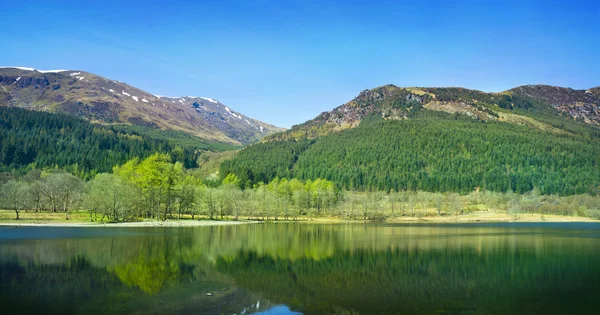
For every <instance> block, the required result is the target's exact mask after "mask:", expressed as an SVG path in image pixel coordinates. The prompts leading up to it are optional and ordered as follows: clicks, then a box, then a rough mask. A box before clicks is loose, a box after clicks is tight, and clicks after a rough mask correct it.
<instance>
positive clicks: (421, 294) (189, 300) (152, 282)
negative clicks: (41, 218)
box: [0, 223, 600, 314]
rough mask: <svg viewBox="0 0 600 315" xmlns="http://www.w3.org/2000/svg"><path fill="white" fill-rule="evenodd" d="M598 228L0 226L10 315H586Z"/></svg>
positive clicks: (598, 249) (595, 290) (593, 298)
mask: <svg viewBox="0 0 600 315" xmlns="http://www.w3.org/2000/svg"><path fill="white" fill-rule="evenodd" d="M599 299H600V225H598V224H593V223H590V224H585V223H560V224H559V223H543V224H468V225H423V224H415V225H408V224H334V225H317V224H291V223H290V224H287V223H285V224H252V225H238V226H218V227H193V228H191V227H187V228H50V227H46V228H37V227H36V228H0V305H1V310H2V311H1V313H2V314H12V313H27V314H33V313H42V314H48V313H61V314H69V313H79V314H90V313H105V314H115V313H127V314H129V313H137V314H165V313H194V314H252V313H259V314H299V313H303V314H331V313H335V314H594V313H596V314H597V311H598V307H597V305H598V301H599Z"/></svg>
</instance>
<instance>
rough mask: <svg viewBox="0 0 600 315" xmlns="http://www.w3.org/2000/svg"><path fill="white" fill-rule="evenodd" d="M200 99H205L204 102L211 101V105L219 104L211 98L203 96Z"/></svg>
mask: <svg viewBox="0 0 600 315" xmlns="http://www.w3.org/2000/svg"><path fill="white" fill-rule="evenodd" d="M200 98H201V99H203V100H206V101H209V102H211V103H215V104H217V103H218V102H217V101H215V100H214V99H212V98H210V97H202V96H201V97H200Z"/></svg>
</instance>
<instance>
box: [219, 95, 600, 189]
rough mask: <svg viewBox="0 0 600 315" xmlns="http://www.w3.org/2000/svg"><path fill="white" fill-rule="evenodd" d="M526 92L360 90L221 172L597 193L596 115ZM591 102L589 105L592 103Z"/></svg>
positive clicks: (358, 184) (387, 185) (247, 177)
mask: <svg viewBox="0 0 600 315" xmlns="http://www.w3.org/2000/svg"><path fill="white" fill-rule="evenodd" d="M523 89H526V90H527V91H529V90H532V89H533V90H534V91H537V88H535V87H524V88H522V89H519V90H515V91H512V90H511V92H506V93H484V92H479V91H473V90H467V89H461V88H419V89H417V88H410V89H402V88H398V87H395V86H384V87H380V88H376V89H373V90H367V91H363V92H361V93H360V95H359V96H358V97H356V98H355V99H354V100H352V101H351V102H348V103H347V104H344V105H342V106H340V107H338V108H335V109H334V110H332V111H331V112H327V113H323V114H321V115H319V116H318V117H317V118H315V119H313V120H311V121H308V122H306V123H304V124H301V125H297V126H294V127H292V129H291V130H288V131H286V132H283V133H279V134H275V135H273V136H271V137H269V140H270V141H267V142H263V143H259V144H255V145H252V146H249V147H246V148H245V149H243V150H241V151H240V153H239V154H238V155H237V156H236V157H235V158H234V159H232V160H229V161H225V162H224V163H223V164H222V165H221V171H220V174H221V176H226V175H227V174H229V173H233V174H235V175H236V176H238V177H239V178H240V180H241V181H242V182H246V183H247V184H248V185H252V184H256V183H259V182H269V181H271V180H273V179H275V178H277V177H279V178H298V179H301V180H309V179H316V178H324V179H327V180H331V181H333V182H334V183H336V184H337V185H339V186H340V187H342V188H345V189H358V190H383V191H400V190H424V191H430V192H459V193H467V192H469V191H473V190H475V189H476V188H478V189H483V190H491V191H498V192H506V191H513V192H517V193H525V192H528V191H531V190H532V189H534V188H538V189H539V190H540V192H541V193H542V194H560V195H572V194H581V193H591V194H595V193H597V192H598V189H599V187H600V128H598V126H597V125H596V118H597V117H596V116H595V114H594V113H595V111H594V110H590V111H586V110H584V109H582V108H580V107H577V106H576V107H569V106H567V105H568V104H567V105H565V104H562V105H560V104H559V105H556V104H554V103H548V99H551V100H563V101H565V102H566V101H570V99H569V98H568V97H560V96H553V97H551V98H550V97H547V98H546V99H541V98H540V99H535V98H533V97H532V96H531V95H532V94H531V93H529V94H527V93H524V92H522V90H523ZM580 92H582V91H574V90H570V89H563V90H560V89H559V90H558V92H556V93H567V94H569V95H571V94H576V95H579V94H581V93H580ZM582 93H584V94H590V93H586V92H582ZM594 97H595V96H590V97H588V98H587V99H586V100H588V101H590V102H591V101H594V102H595V101H596V100H597V97H596V98H594ZM575 101H578V100H575ZM595 106H596V108H597V105H595ZM573 108H575V109H573ZM578 115H579V116H578Z"/></svg>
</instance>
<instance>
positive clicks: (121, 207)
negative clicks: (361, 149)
mask: <svg viewBox="0 0 600 315" xmlns="http://www.w3.org/2000/svg"><path fill="white" fill-rule="evenodd" d="M200 174H202V172H199V171H198V170H197V169H196V170H186V169H185V168H184V167H183V164H182V163H181V162H175V163H173V162H172V157H170V156H169V155H168V154H160V153H155V154H153V155H151V156H149V157H147V158H146V159H143V160H142V159H139V158H133V159H131V160H129V161H128V162H126V163H125V164H122V165H120V166H116V167H115V168H114V169H113V173H112V174H110V173H99V174H96V175H95V177H94V178H93V179H92V180H89V181H87V182H84V181H82V180H81V179H79V178H78V177H76V176H73V175H72V174H70V173H67V172H65V171H63V170H48V171H40V170H31V171H29V172H28V173H26V174H25V175H23V176H20V177H15V178H13V179H11V180H9V181H7V182H6V183H5V184H3V185H2V186H1V188H2V190H1V193H0V207H2V208H3V209H8V210H11V211H12V212H13V217H12V218H15V219H17V220H18V219H19V216H20V215H21V213H22V212H26V213H36V214H37V213H44V212H47V213H50V212H51V213H63V215H64V218H65V219H66V220H68V219H69V218H70V215H71V214H72V213H74V212H79V210H85V211H87V213H89V221H104V222H107V221H108V222H111V221H112V222H118V221H137V220H140V219H148V218H150V219H156V220H167V219H181V218H186V219H198V218H204V219H233V220H240V219H252V220H306V219H313V218H330V217H336V218H342V219H347V220H376V221H382V220H388V219H395V218H401V217H415V218H422V217H435V216H437V217H441V216H459V215H463V214H468V213H471V212H477V211H494V212H500V213H506V214H509V215H511V216H514V217H515V219H518V218H519V215H521V214H525V213H533V214H539V215H541V216H544V215H570V216H574V215H575V216H587V217H592V218H600V197H595V196H590V195H586V194H579V195H571V196H562V197H561V196H558V195H543V194H542V193H541V191H540V190H539V189H537V188H536V189H534V190H532V191H530V192H527V193H525V194H517V193H514V192H512V191H509V192H507V193H502V192H493V191H481V192H480V191H474V192H471V193H469V194H465V195H460V194H458V193H455V192H444V193H442V192H426V191H421V190H419V191H412V190H408V191H404V190H401V191H398V192H396V191H389V192H385V191H370V192H367V191H356V190H346V189H343V188H342V187H339V186H336V185H335V184H334V183H333V182H331V181H329V180H326V179H320V178H317V179H315V180H306V181H301V180H298V179H291V180H288V179H286V178H281V179H280V178H275V179H273V180H272V181H270V182H268V183H262V182H261V183H258V184H256V185H253V186H252V187H248V186H247V183H243V182H242V181H241V180H240V179H239V178H238V177H237V176H236V175H234V174H229V175H227V176H226V177H225V178H224V179H223V180H222V181H220V180H218V179H215V178H212V177H210V176H209V177H208V178H202V176H201V175H200ZM4 218H5V219H6V217H4Z"/></svg>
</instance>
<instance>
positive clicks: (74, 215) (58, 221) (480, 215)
mask: <svg viewBox="0 0 600 315" xmlns="http://www.w3.org/2000/svg"><path fill="white" fill-rule="evenodd" d="M257 222H298V223H347V222H387V223H449V224H452V223H486V222H489V223H491V222H600V220H595V219H592V218H589V217H583V216H570V215H569V216H567V215H552V214H550V215H546V214H532V213H524V214H519V215H512V214H508V213H503V212H495V211H475V212H469V213H463V214H457V215H445V214H443V215H435V214H433V213H432V214H431V215H428V216H400V217H395V218H391V219H387V220H359V219H345V218H342V217H338V216H321V217H302V218H297V219H292V218H288V219H285V218H273V217H270V218H267V217H265V218H256V217H239V218H238V220H235V218H234V217H232V216H224V217H223V219H220V220H209V218H208V217H206V216H200V217H198V216H196V217H195V218H194V219H192V218H191V216H189V215H185V216H183V217H182V218H181V219H168V220H165V221H162V220H149V219H140V220H139V221H135V222H114V221H110V220H108V219H106V218H104V219H103V220H100V219H96V220H90V213H89V212H88V211H85V210H81V211H74V212H71V213H69V220H66V219H65V214H64V213H62V212H32V211H30V212H26V211H23V212H21V214H20V219H19V220H15V217H14V212H13V211H9V210H0V226H62V227H87V226H112V227H116V226H119V227H161V226H164V227H168V226H172V227H178V226H181V227H183V226H211V225H231V224H244V223H257Z"/></svg>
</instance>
